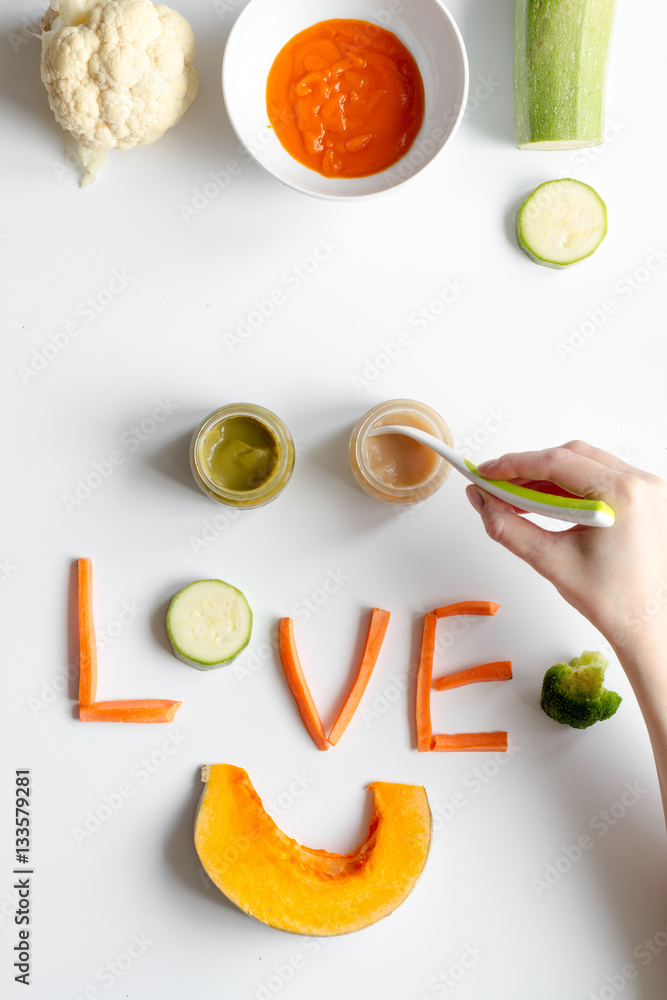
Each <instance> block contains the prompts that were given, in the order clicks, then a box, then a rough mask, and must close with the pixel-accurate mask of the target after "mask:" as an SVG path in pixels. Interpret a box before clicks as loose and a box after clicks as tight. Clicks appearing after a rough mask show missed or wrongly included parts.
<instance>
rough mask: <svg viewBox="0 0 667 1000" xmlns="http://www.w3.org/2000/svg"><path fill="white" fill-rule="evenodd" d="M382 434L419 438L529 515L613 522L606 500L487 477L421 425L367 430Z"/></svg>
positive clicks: (578, 521)
mask: <svg viewBox="0 0 667 1000" xmlns="http://www.w3.org/2000/svg"><path fill="white" fill-rule="evenodd" d="M379 434H402V435H403V436H404V437H409V438H412V440H413V441H418V442H419V444H425V445H426V447H427V448H432V449H433V451H437V453H438V454H439V455H442V457H443V458H446V459H447V461H448V462H449V464H450V465H452V466H453V467H454V468H455V469H457V470H458V471H459V472H460V473H461V475H463V476H465V477H466V479H469V480H470V482H471V483H475V485H476V486H481V488H482V489H483V490H486V492H487V493H491V494H493V496H494V497H499V498H500V499H501V500H505V501H506V503H511V504H512V506H513V507H518V508H519V509H520V510H524V511H527V512H528V513H530V514H544V515H545V516H546V517H555V518H557V519H558V520H559V521H571V522H572V523H573V524H584V525H588V526H590V527H595V528H610V527H611V526H612V524H613V523H614V519H615V515H614V512H613V510H612V509H611V507H610V506H609V505H608V504H606V503H605V502H604V501H603V500H587V499H586V498H585V497H561V496H556V495H554V494H552V493H542V492H540V491H539V490H531V489H528V488H527V487H526V486H517V485H516V484H515V483H508V482H507V481H506V480H504V479H485V478H484V476H480V474H479V473H478V471H477V466H476V465H474V464H473V463H472V462H469V461H468V459H467V458H462V456H461V455H459V454H458V453H457V452H455V451H454V449H453V448H450V447H449V445H446V444H444V443H443V442H442V441H440V440H439V439H438V438H437V437H434V436H433V435H432V434H428V433H427V432H426V431H422V430H420V429H419V428H418V427H408V426H406V425H404V424H387V425H385V426H382V427H374V428H373V429H372V430H370V431H369V432H368V437H377V435H379Z"/></svg>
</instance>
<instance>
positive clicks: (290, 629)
mask: <svg viewBox="0 0 667 1000" xmlns="http://www.w3.org/2000/svg"><path fill="white" fill-rule="evenodd" d="M278 653H279V655H280V662H281V663H282V666H283V670H284V672H285V679H286V680H287V684H288V686H289V689H290V691H291V692H292V696H293V698H294V701H295V702H296V707H297V708H298V710H299V715H300V716H301V719H302V721H303V724H304V726H305V727H306V729H307V730H308V732H309V733H310V736H311V738H312V740H313V743H314V744H315V746H316V747H317V748H318V750H328V749H329V744H328V743H327V738H326V736H325V734H324V726H323V725H322V720H321V719H320V715H319V712H318V711H317V706H316V705H315V702H314V701H313V698H312V695H311V693H310V690H309V688H308V685H307V684H306V678H305V677H304V676H303V670H302V669H301V663H300V661H299V654H298V653H297V650H296V643H295V641H294V622H293V621H292V619H291V618H281V619H280V622H279V624H278Z"/></svg>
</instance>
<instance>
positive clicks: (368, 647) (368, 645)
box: [278, 608, 389, 750]
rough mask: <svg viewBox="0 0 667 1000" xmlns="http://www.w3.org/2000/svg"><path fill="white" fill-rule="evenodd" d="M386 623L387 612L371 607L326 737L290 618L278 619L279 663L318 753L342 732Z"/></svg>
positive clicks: (363, 687) (373, 661) (368, 674)
mask: <svg viewBox="0 0 667 1000" xmlns="http://www.w3.org/2000/svg"><path fill="white" fill-rule="evenodd" d="M388 623H389V612H388V611H383V610H382V609H381V608H373V610H372V612H371V618H370V622H369V625H368V633H367V635H366V642H365V644H364V649H363V653H362V655H361V661H360V663H359V668H358V670H357V674H356V677H355V679H354V681H353V682H352V686H351V688H350V690H349V692H348V695H347V698H346V699H345V702H344V704H343V707H342V708H341V710H340V712H339V713H338V718H337V719H336V721H335V722H334V724H333V726H332V728H331V732H330V733H329V737H328V738H327V736H326V735H325V732H324V726H323V725H322V720H321V719H320V715H319V712H318V711H317V706H316V705H315V702H314V700H313V696H312V695H311V693H310V689H309V687H308V684H307V683H306V678H305V677H304V674H303V669H302V667H301V662H300V660H299V654H298V652H297V648H296V642H295V640H294V622H293V621H292V619H291V618H281V619H280V622H279V624H278V652H279V655H280V662H281V664H282V667H283V671H284V673H285V679H286V680H287V684H288V687H289V689H290V691H291V692H292V697H293V698H294V701H295V702H296V707H297V709H298V710H299V715H300V716H301V719H302V721H303V724H304V726H305V727H306V730H307V731H308V733H309V734H310V737H311V739H312V740H313V742H314V744H315V746H316V747H317V748H318V750H328V749H329V747H330V746H334V745H335V744H336V743H337V742H338V740H339V739H340V738H341V736H342V735H343V733H344V732H345V730H346V728H347V726H348V724H349V722H350V720H351V718H352V716H353V715H354V713H355V711H356V710H357V707H358V705H359V702H360V701H361V697H362V695H363V693H364V691H365V690H366V686H367V684H368V681H369V680H370V677H371V674H372V673H373V668H374V667H375V664H376V662H377V658H378V655H379V652H380V649H381V647H382V642H383V640H384V636H385V632H386V631H387V625H388Z"/></svg>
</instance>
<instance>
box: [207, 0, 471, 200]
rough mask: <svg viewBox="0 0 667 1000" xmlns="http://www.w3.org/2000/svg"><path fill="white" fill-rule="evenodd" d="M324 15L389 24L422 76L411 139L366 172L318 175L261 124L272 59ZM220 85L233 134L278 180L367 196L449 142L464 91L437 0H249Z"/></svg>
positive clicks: (454, 36)
mask: <svg viewBox="0 0 667 1000" xmlns="http://www.w3.org/2000/svg"><path fill="white" fill-rule="evenodd" d="M330 18H355V19H357V20H360V21H370V22H371V23H373V24H378V25H380V27H382V28H386V29H387V30H388V31H392V32H393V33H394V34H395V35H396V36H397V37H398V38H399V39H400V40H401V41H402V42H403V44H404V45H406V46H407V48H408V49H409V50H410V52H411V53H412V55H413V57H414V58H415V60H416V62H417V65H418V67H419V71H420V73H421V75H422V79H423V81H424V91H425V97H426V106H425V110H424V121H423V123H422V127H421V129H420V131H419V133H418V135H417V137H416V139H415V141H414V142H413V144H412V146H411V147H410V149H409V150H408V152H407V153H406V154H405V156H403V157H402V158H401V159H400V160H399V161H398V162H397V163H395V164H394V165H393V166H392V167H389V168H388V169H387V170H383V171H382V172H381V173H378V174H372V175H371V176H370V177H354V178H346V177H338V178H331V177H323V176H322V175H321V174H319V173H317V171H315V170H310V169H309V168H308V167H305V166H304V165H303V164H301V163H299V162H298V161H297V160H295V159H293V157H291V156H290V154H289V153H288V152H287V151H286V150H285V149H283V147H282V146H281V144H280V142H279V140H278V139H277V138H276V135H275V132H274V131H273V129H272V128H271V127H270V124H269V118H268V114H267V110H266V81H267V77H268V75H269V70H270V69H271V66H272V64H273V60H274V59H275V57H276V56H277V54H278V52H279V51H280V49H281V48H282V47H283V45H285V44H286V42H288V41H289V40H290V38H292V37H293V36H294V35H296V34H297V33H298V32H299V31H303V29H304V28H308V27H310V25H312V24H316V23H317V22H318V21H326V20H329V19H330ZM222 90H223V95H224V99H225V105H226V107H227V113H228V114H229V118H230V120H231V123H232V127H233V128H234V131H235V132H236V134H237V136H238V138H239V140H240V141H241V143H242V144H243V146H244V147H245V148H246V149H247V150H248V152H249V153H250V154H251V156H252V157H253V158H254V159H255V160H256V161H257V163H259V164H260V166H262V167H264V169H265V170H267V171H268V172H269V173H270V174H272V175H273V176H274V177H277V178H278V180H279V181H282V183H283V184H287V185H288V186H289V187H292V188H295V189H296V190H297V191H303V192H304V193H305V194H311V195H317V196H318V197H320V198H337V199H345V198H351V199H352V198H359V197H366V198H367V197H371V196H373V195H378V194H382V193H383V192H385V191H388V190H390V189H391V188H394V187H396V186H397V185H398V184H402V183H404V182H405V181H407V180H409V179H410V178H412V177H414V176H415V174H418V173H419V172H420V170H422V169H423V168H424V167H425V166H426V165H427V164H428V163H431V162H432V161H433V159H434V158H435V157H436V156H438V155H439V154H440V153H441V152H442V150H443V149H444V148H445V146H447V145H448V143H449V142H451V140H452V138H453V136H454V134H455V133H456V131H457V129H458V126H459V123H460V121H461V118H462V117H463V112H464V110H465V105H466V100H467V97H468V61H467V58H466V52H465V47H464V44H463V39H462V38H461V34H460V32H459V30H458V28H457V26H456V24H455V22H454V20H453V18H452V16H451V14H450V13H449V12H448V10H447V9H446V7H444V6H443V4H442V3H441V2H440V0H250V2H249V3H248V5H247V7H246V8H245V9H244V10H243V11H242V12H241V14H240V15H239V17H238V19H237V21H236V23H235V24H234V27H233V28H232V30H231V33H230V35H229V39H228V41H227V45H226V47H225V54H224V58H223V62H222Z"/></svg>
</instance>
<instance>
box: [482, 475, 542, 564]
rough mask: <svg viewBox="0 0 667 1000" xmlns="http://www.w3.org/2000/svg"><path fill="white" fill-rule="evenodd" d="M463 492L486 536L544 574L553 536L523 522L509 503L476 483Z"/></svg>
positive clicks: (534, 525)
mask: <svg viewBox="0 0 667 1000" xmlns="http://www.w3.org/2000/svg"><path fill="white" fill-rule="evenodd" d="M466 494H467V497H468V500H469V501H470V503H471V504H472V506H473V507H474V508H475V510H476V511H477V512H478V514H479V515H480V517H481V518H482V523H483V524H484V527H485V529H486V533H487V535H488V536H489V538H492V539H493V541H494V542H499V543H500V544H501V545H503V546H504V547H505V548H506V549H508V550H509V551H510V552H513V553H514V555H515V556H518V557H519V559H523V560H524V562H527V563H528V565H529V566H532V567H533V568H534V569H536V570H537V571H538V573H541V574H543V575H545V576H546V575H547V572H548V564H549V560H550V559H551V557H552V553H553V548H554V540H555V538H556V537H557V536H556V535H554V533H553V532H551V531H545V530H544V529H543V528H540V527H538V525H536V524H533V522H532V521H527V520H526V519H525V518H523V517H521V515H520V514H517V513H516V511H515V509H514V508H513V507H512V506H511V505H510V504H508V503H505V501H504V500H499V499H498V497H494V496H491V494H490V493H486V492H485V491H484V490H482V489H480V487H479V486H468V488H467V489H466Z"/></svg>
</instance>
